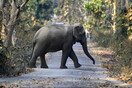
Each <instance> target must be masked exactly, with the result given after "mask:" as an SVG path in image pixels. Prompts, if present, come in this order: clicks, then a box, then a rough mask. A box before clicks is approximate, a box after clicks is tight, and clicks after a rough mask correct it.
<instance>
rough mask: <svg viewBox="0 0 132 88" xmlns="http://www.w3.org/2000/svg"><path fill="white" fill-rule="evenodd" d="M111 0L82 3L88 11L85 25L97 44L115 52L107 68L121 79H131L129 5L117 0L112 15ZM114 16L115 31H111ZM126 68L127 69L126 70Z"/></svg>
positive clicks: (131, 56)
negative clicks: (115, 13)
mask: <svg viewBox="0 0 132 88" xmlns="http://www.w3.org/2000/svg"><path fill="white" fill-rule="evenodd" d="M112 3H113V1H112V2H111V1H109V0H107V1H106V0H90V1H89V2H87V3H85V4H84V7H85V9H86V11H87V12H88V15H89V16H88V20H87V21H86V22H85V27H86V28H87V29H89V30H91V31H92V34H93V36H94V37H93V40H94V41H96V42H97V43H98V45H99V46H103V47H110V48H111V49H113V51H114V52H115V62H114V64H112V67H111V68H110V69H109V70H110V71H111V72H112V73H113V74H112V75H114V76H118V77H120V78H121V79H123V78H125V80H132V74H131V73H132V55H131V54H132V41H131V40H129V39H128V36H129V35H131V7H130V8H129V9H128V8H126V7H124V6H121V3H120V2H118V4H117V5H118V6H117V16H113V9H114V8H113V7H112ZM114 17H116V32H115V33H113V30H112V29H113V23H114V21H113V19H114ZM126 69H127V70H126Z"/></svg>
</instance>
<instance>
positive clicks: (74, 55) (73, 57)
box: [69, 49, 81, 68]
mask: <svg viewBox="0 0 132 88" xmlns="http://www.w3.org/2000/svg"><path fill="white" fill-rule="evenodd" d="M69 57H70V58H71V59H72V60H73V62H74V66H75V68H78V67H80V66H81V64H79V62H78V59H77V56H76V54H75V52H74V51H73V49H72V50H71V52H70V54H69Z"/></svg>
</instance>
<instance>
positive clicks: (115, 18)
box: [113, 0, 117, 34]
mask: <svg viewBox="0 0 132 88" xmlns="http://www.w3.org/2000/svg"><path fill="white" fill-rule="evenodd" d="M116 23H117V0H114V2H113V33H114V34H115V32H116Z"/></svg>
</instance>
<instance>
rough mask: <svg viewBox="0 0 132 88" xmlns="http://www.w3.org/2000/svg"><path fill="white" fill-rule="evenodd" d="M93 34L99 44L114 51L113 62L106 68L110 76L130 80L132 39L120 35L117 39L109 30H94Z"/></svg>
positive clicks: (131, 76) (131, 72)
mask: <svg viewBox="0 0 132 88" xmlns="http://www.w3.org/2000/svg"><path fill="white" fill-rule="evenodd" d="M93 35H95V38H94V41H96V42H97V43H98V45H99V46H102V47H109V48H111V49H112V50H113V51H114V52H115V58H114V62H113V63H110V65H111V67H110V68H109V69H108V70H109V71H110V72H111V76H113V77H118V78H120V79H121V80H124V81H125V82H132V41H131V40H128V39H126V38H121V37H120V39H119V38H118V39H117V38H115V37H116V36H117V35H113V34H112V33H111V32H101V31H94V32H93Z"/></svg>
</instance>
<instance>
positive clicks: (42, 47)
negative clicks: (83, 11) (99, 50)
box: [29, 23, 95, 68]
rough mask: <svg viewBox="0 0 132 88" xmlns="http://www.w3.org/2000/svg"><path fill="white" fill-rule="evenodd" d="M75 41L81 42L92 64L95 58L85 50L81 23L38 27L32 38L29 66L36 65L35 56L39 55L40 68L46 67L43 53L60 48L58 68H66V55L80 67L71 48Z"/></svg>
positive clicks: (76, 66) (84, 37) (84, 38)
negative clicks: (59, 64) (60, 54)
mask: <svg viewBox="0 0 132 88" xmlns="http://www.w3.org/2000/svg"><path fill="white" fill-rule="evenodd" d="M76 42H80V43H81V45H82V48H83V50H84V52H85V54H86V55H87V56H88V57H89V58H90V59H91V60H92V61H93V64H95V60H94V59H93V58H92V57H91V55H90V54H89V52H88V50H87V41H86V36H85V31H84V28H83V26H82V24H78V23H77V24H75V25H74V26H65V25H63V24H53V25H50V26H46V27H42V28H40V29H39V30H38V31H37V32H36V34H35V36H34V38H33V53H32V59H31V61H30V63H29V67H31V68H34V67H36V66H35V64H36V60H37V57H38V56H40V59H41V68H48V66H47V64H46V61H45V54H46V53H48V52H56V51H59V50H62V57H61V66H60V68H67V66H66V61H67V58H68V57H70V58H71V59H72V60H73V62H74V66H75V68H78V67H80V66H81V65H80V64H79V62H78V59H77V56H76V54H75V52H74V51H73V48H72V46H73V44H75V43H76Z"/></svg>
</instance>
